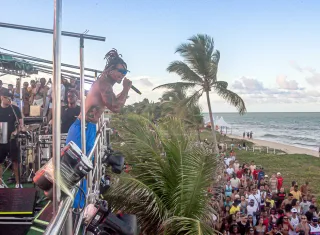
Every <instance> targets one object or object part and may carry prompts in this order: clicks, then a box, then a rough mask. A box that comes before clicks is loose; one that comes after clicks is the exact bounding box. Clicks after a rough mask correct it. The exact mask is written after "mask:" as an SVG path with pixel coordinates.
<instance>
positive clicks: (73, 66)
mask: <svg viewBox="0 0 320 235" xmlns="http://www.w3.org/2000/svg"><path fill="white" fill-rule="evenodd" d="M0 53H1V54H3V55H9V56H12V57H16V58H19V59H24V60H30V61H36V62H40V63H46V64H52V61H50V60H45V59H41V58H37V57H33V56H21V55H15V54H11V53H3V52H0ZM61 66H63V67H67V68H72V69H80V67H79V66H75V65H71V64H64V63H61ZM84 70H86V71H89V72H98V73H102V71H101V70H96V69H91V68H84ZM4 75H5V74H4Z"/></svg>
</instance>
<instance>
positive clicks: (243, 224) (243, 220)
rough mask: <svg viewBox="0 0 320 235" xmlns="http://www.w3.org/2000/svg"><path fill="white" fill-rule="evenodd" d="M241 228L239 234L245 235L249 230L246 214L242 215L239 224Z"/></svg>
mask: <svg viewBox="0 0 320 235" xmlns="http://www.w3.org/2000/svg"><path fill="white" fill-rule="evenodd" d="M237 225H238V227H239V233H240V234H241V235H245V234H246V233H247V231H248V229H249V223H248V216H247V215H246V214H245V213H242V214H241V215H240V222H238V223H237Z"/></svg>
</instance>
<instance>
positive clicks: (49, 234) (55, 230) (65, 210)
mask: <svg viewBox="0 0 320 235" xmlns="http://www.w3.org/2000/svg"><path fill="white" fill-rule="evenodd" d="M107 123H108V122H107V121H105V122H103V124H102V125H101V127H100V128H99V130H98V132H97V136H96V139H95V142H94V145H93V148H92V150H91V152H90V153H89V156H88V158H89V159H92V157H93V154H94V153H95V151H96V148H97V147H98V143H99V142H100V140H101V138H103V137H104V135H103V132H104V131H106V130H107ZM100 154H101V153H100V152H99V153H98V155H99V156H95V157H97V158H100V157H101V156H100ZM99 163H100V162H98V164H96V165H95V166H94V170H93V172H95V169H96V168H101V165H100V164H99ZM93 179H94V178H93ZM94 180H96V181H97V180H100V179H94ZM89 184H90V185H92V182H89ZM77 191H78V190H76V188H75V189H73V190H72V195H73V196H75V193H76V192H77ZM89 191H90V192H91V188H89V187H88V192H89ZM86 197H87V195H86ZM73 198H74V197H73ZM73 198H71V197H70V196H67V197H66V198H65V199H63V200H62V201H61V203H60V205H59V208H58V211H57V215H56V216H55V217H54V218H53V219H52V220H51V221H50V223H49V225H48V227H47V229H46V231H45V233H44V234H45V235H59V234H60V233H61V231H62V229H63V227H64V225H65V222H66V220H67V218H68V215H69V214H70V211H71V206H72V205H73ZM82 218H83V211H82V213H81V215H80V216H79V219H78V221H75V223H76V224H77V226H76V230H75V231H74V234H77V232H79V230H80V227H81V223H82ZM68 235H69V234H68Z"/></svg>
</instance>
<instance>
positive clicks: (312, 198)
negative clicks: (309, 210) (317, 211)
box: [311, 196, 317, 207]
mask: <svg viewBox="0 0 320 235" xmlns="http://www.w3.org/2000/svg"><path fill="white" fill-rule="evenodd" d="M311 205H314V206H315V207H317V198H316V197H315V196H313V197H311Z"/></svg>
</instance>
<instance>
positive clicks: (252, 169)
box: [249, 161, 257, 178]
mask: <svg viewBox="0 0 320 235" xmlns="http://www.w3.org/2000/svg"><path fill="white" fill-rule="evenodd" d="M249 168H250V171H251V175H252V178H253V172H254V170H255V169H256V168H257V166H256V165H255V164H254V161H251V164H250V167H249Z"/></svg>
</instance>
